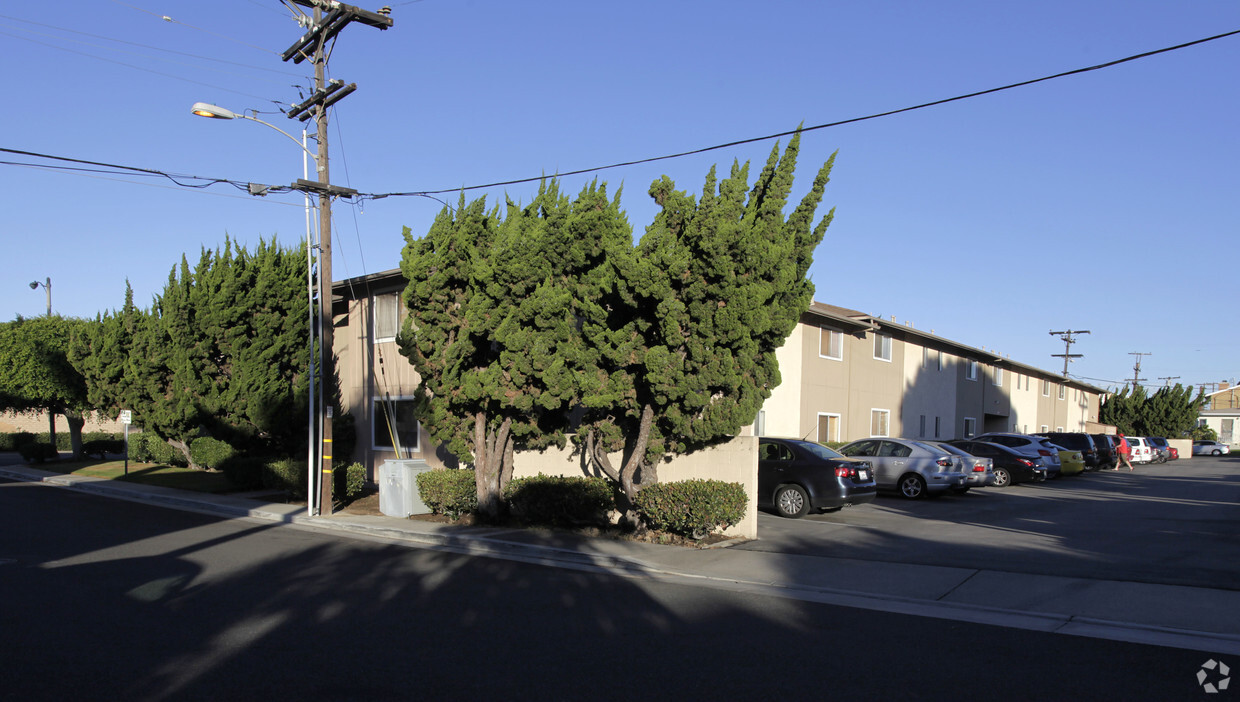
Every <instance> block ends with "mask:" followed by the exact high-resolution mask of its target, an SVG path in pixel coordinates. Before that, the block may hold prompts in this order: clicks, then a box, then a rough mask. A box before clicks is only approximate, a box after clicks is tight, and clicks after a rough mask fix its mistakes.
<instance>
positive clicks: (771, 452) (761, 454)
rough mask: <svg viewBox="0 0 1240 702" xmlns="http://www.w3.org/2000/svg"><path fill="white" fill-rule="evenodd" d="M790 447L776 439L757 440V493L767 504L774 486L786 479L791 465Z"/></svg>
mask: <svg viewBox="0 0 1240 702" xmlns="http://www.w3.org/2000/svg"><path fill="white" fill-rule="evenodd" d="M792 461H793V455H792V449H790V448H788V447H787V446H785V445H784V444H782V443H780V442H778V441H759V442H758V493H759V494H760V495H761V496H762V498H761V499H762V503H763V504H769V503H770V502H771V498H772V495H773V494H774V493H775V488H776V487H779V485H780V484H781V483H783V482H785V481H786V480H787V477H786V476H787V473H788V468H789V467H790V466H791V465H792Z"/></svg>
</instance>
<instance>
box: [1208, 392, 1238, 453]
mask: <svg viewBox="0 0 1240 702" xmlns="http://www.w3.org/2000/svg"><path fill="white" fill-rule="evenodd" d="M1206 400H1207V402H1206V406H1205V407H1204V408H1203V409H1202V410H1201V414H1199V415H1198V416H1197V424H1198V425H1200V426H1208V427H1210V428H1211V429H1213V430H1214V431H1215V433H1217V434H1218V440H1219V441H1221V442H1223V443H1224V444H1235V443H1236V438H1237V437H1236V432H1235V429H1236V423H1237V422H1236V420H1237V419H1240V386H1234V385H1229V384H1228V383H1225V382H1224V383H1219V389H1218V390H1216V391H1214V392H1212V393H1209V394H1207V395H1206Z"/></svg>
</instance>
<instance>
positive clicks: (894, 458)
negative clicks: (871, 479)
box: [874, 441, 913, 487]
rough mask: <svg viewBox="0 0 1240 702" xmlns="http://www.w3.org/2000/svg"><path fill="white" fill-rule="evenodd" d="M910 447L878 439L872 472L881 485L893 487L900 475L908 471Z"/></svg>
mask: <svg viewBox="0 0 1240 702" xmlns="http://www.w3.org/2000/svg"><path fill="white" fill-rule="evenodd" d="M912 452H913V450H912V449H911V448H909V447H908V446H905V445H904V444H898V443H896V442H894V441H880V442H879V444H878V452H877V453H876V454H875V455H874V462H875V466H874V472H875V473H876V475H877V479H878V484H879V485H880V486H882V487H895V485H896V483H897V482H898V481H899V480H900V476H901V475H904V474H905V473H906V472H908V469H909V460H910V459H909V455H910V454H911V453H912Z"/></svg>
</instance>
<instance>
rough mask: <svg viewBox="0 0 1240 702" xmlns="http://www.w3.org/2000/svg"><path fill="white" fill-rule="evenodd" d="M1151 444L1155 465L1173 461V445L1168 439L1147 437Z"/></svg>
mask: <svg viewBox="0 0 1240 702" xmlns="http://www.w3.org/2000/svg"><path fill="white" fill-rule="evenodd" d="M1146 440H1147V442H1149V449H1151V450H1152V451H1154V454H1156V455H1154V463H1167V461H1168V460H1171V444H1168V443H1167V439H1164V438H1162V437H1146Z"/></svg>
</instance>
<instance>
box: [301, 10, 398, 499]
mask: <svg viewBox="0 0 1240 702" xmlns="http://www.w3.org/2000/svg"><path fill="white" fill-rule="evenodd" d="M291 2H294V3H296V4H298V5H301V6H302V7H309V8H312V9H313V10H314V16H313V18H312V21H311V22H310V26H309V29H308V30H307V31H306V33H305V34H303V35H302V37H301V38H300V39H298V40H297V43H295V44H293V45H292V46H290V47H289V48H288V49H285V51H284V53H283V54H282V55H281V58H282V59H283V60H285V61H292V62H293V63H301V62H302V61H305V60H307V59H309V60H310V61H311V63H313V64H314V94H313V95H311V96H310V97H309V98H307V99H305V100H303V101H302V102H301V103H299V104H297V105H294V106H293V107H292V109H290V110H289V112H288V117H289V119H299V120H301V121H302V122H305V121H306V120H308V119H310V118H311V117H314V120H315V124H316V125H317V127H318V175H319V179H318V181H317V182H315V181H309V180H302V179H299V180H298V181H297V182H296V183H294V184H293V185H292V189H293V190H301V191H302V192H312V193H317V194H318V196H319V330H320V331H319V379H320V380H319V388H320V394H319V409H320V412H319V421H320V427H321V428H320V433H321V436H322V439H321V444H320V445H321V447H322V448H321V450H320V452H319V463H320V465H319V467H318V470H319V471H320V480H319V513H320V514H331V512H332V429H331V427H332V423H331V417H332V409H333V408H332V407H325V406H324V404H323V399H322V398H323V395H322V388H323V386H325V385H327V383H328V381H329V380H330V379H331V378H333V377H334V372H333V365H334V364H333V359H332V344H333V333H332V326H333V320H332V235H331V231H332V198H333V197H336V196H340V195H344V196H349V195H356V194H357V191H356V190H351V189H349V188H341V187H338V186H334V185H332V184H331V183H330V181H329V179H328V169H327V108H329V107H331V106H332V105H334V104H336V103H337V102H339V101H340V100H341V99H343V98H344V97H345V96H346V95H348V94H350V93H352V92H353V91H354V90H356V89H357V84H356V83H350V84H349V85H347V86H346V85H344V82H343V81H338V80H333V81H331V82H330V83H329V82H328V81H327V56H328V53H329V52H328V49H327V43H328V42H329V41H331V40H332V39H334V38H335V37H336V35H337V34H339V33H340V31H341V30H342V29H344V28H345V27H346V26H347V25H348V24H349V23H350V22H361V23H362V24H365V25H367V26H370V27H377V28H379V29H387V28H388V27H391V26H392V18H391V17H388V13H390V12H391V11H392V10H391V8H388V7H384V8H383V9H381V10H380V11H379V12H370V11H367V10H363V9H360V8H357V7H353V6H352V5H344V4H341V3H339V2H335V1H334V0H291ZM325 11H326V15H325V14H324V12H325ZM310 469H311V471H313V470H314V469H315V467H314V466H311V468H310Z"/></svg>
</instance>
